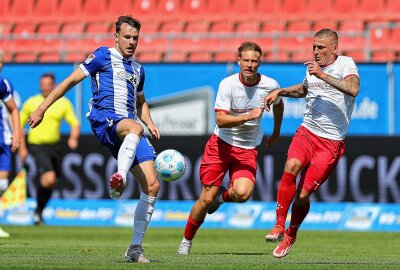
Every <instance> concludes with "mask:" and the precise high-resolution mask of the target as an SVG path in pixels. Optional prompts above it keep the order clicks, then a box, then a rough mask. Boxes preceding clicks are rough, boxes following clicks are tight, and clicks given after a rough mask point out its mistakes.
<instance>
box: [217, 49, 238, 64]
mask: <svg viewBox="0 0 400 270" xmlns="http://www.w3.org/2000/svg"><path fill="white" fill-rule="evenodd" d="M237 59H238V56H237V53H236V52H235V51H216V52H215V53H214V61H215V62H228V63H232V62H236V61H237Z"/></svg>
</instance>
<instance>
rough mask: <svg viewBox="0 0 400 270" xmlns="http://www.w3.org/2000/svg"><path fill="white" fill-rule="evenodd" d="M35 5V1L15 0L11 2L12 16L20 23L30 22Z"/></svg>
mask: <svg viewBox="0 0 400 270" xmlns="http://www.w3.org/2000/svg"><path fill="white" fill-rule="evenodd" d="M34 4H35V0H13V1H11V8H10V16H11V17H12V18H13V19H14V20H18V21H19V22H21V21H22V20H23V21H30V20H32V17H31V16H32V13H33V6H34Z"/></svg>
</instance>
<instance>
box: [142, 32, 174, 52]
mask: <svg viewBox="0 0 400 270" xmlns="http://www.w3.org/2000/svg"><path fill="white" fill-rule="evenodd" d="M167 47H168V40H167V39H165V38H158V37H153V36H151V35H142V36H141V38H140V40H139V44H138V50H139V51H142V50H143V51H150V50H156V51H165V50H166V49H167Z"/></svg>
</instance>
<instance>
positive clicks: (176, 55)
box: [164, 50, 187, 63]
mask: <svg viewBox="0 0 400 270" xmlns="http://www.w3.org/2000/svg"><path fill="white" fill-rule="evenodd" d="M164 61H165V62H177V63H181V62H186V61H187V52H186V51H181V50H172V51H167V52H166V53H165V56H164Z"/></svg>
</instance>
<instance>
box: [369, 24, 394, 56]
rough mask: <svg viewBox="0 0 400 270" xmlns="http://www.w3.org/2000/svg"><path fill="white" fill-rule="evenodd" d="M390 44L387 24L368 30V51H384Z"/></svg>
mask: <svg viewBox="0 0 400 270" xmlns="http://www.w3.org/2000/svg"><path fill="white" fill-rule="evenodd" d="M390 42H391V37H390V30H389V28H388V24H382V25H379V26H376V27H372V28H371V29H370V46H371V48H370V49H372V50H380V49H386V48H387V46H388V45H389V44H390Z"/></svg>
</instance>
